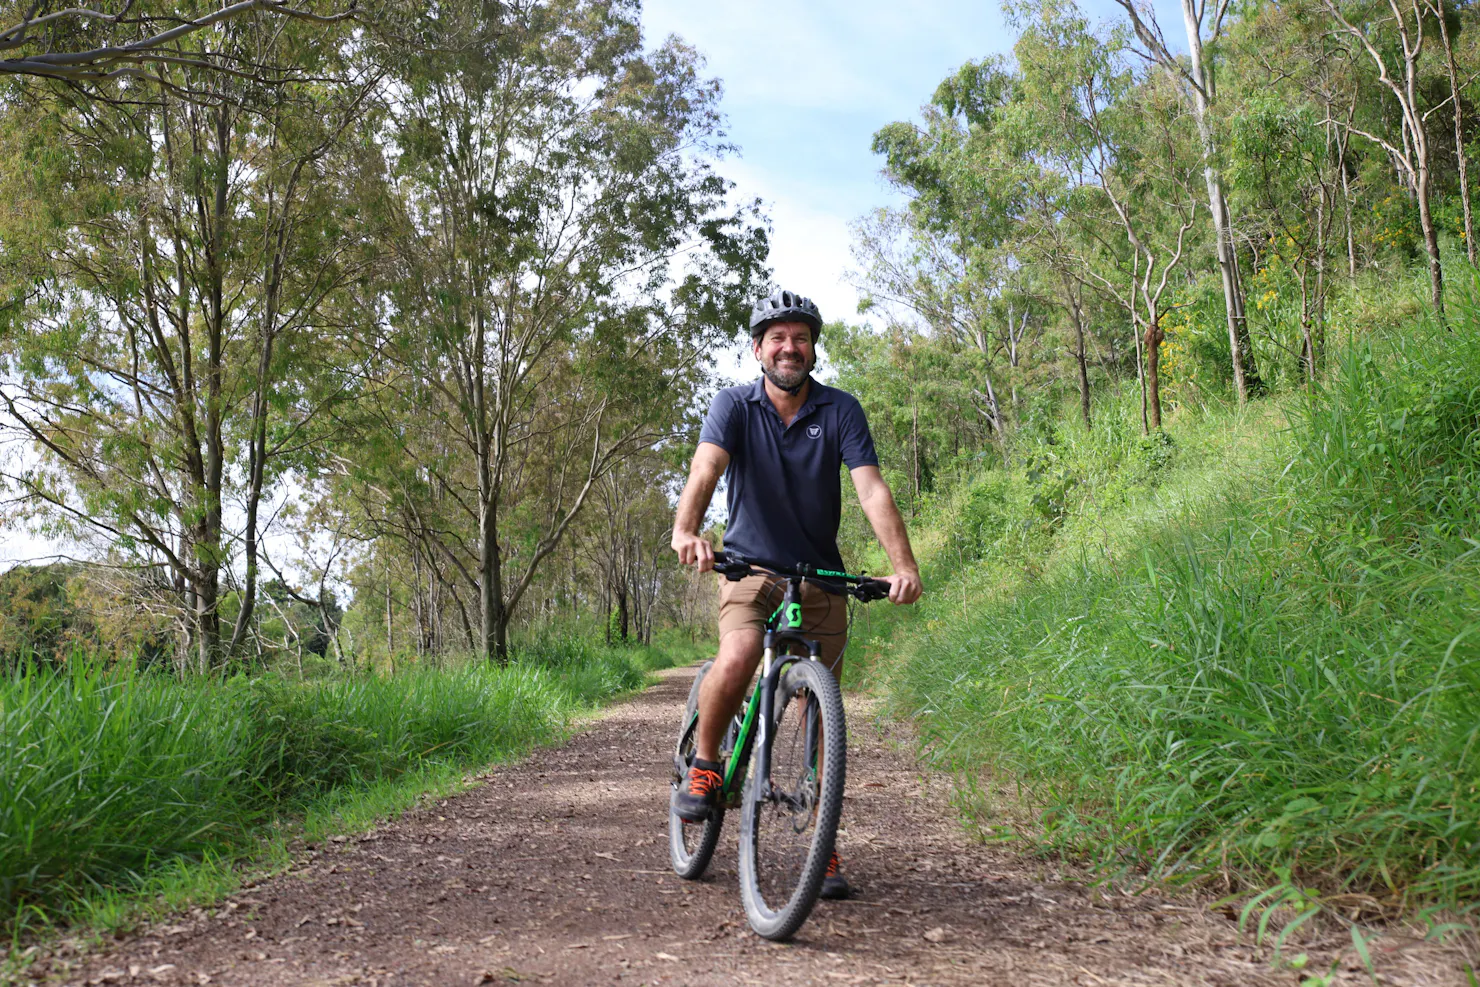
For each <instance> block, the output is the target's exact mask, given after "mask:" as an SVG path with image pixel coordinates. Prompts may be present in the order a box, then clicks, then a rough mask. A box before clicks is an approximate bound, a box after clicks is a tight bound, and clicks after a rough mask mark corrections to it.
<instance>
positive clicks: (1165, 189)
mask: <svg viewBox="0 0 1480 987" xmlns="http://www.w3.org/2000/svg"><path fill="white" fill-rule="evenodd" d="M1014 51H1015V53H1016V55H1017V60H1018V64H1019V65H1020V66H1021V83H1020V85H1021V87H1022V97H1021V98H1020V99H1019V100H1017V101H1015V102H1014V103H1013V104H1012V106H1013V113H1014V117H1013V120H1012V123H1011V126H1012V127H1014V128H1015V129H1016V131H1017V133H1018V134H1019V135H1021V136H1020V140H1021V141H1022V143H1023V144H1024V145H1025V146H1028V147H1031V148H1032V149H1033V153H1034V154H1035V155H1036V157H1037V158H1038V159H1039V160H1040V161H1041V162H1042V163H1043V164H1044V165H1045V167H1048V168H1050V169H1052V170H1054V171H1056V172H1057V173H1058V174H1060V175H1062V176H1063V177H1064V178H1065V180H1066V181H1067V182H1068V183H1069V185H1071V186H1072V188H1073V194H1072V196H1071V199H1070V201H1069V205H1068V207H1067V208H1066V211H1065V216H1066V218H1067V219H1068V220H1069V221H1070V223H1072V224H1073V226H1074V227H1075V229H1076V235H1077V238H1078V239H1079V240H1080V242H1081V243H1082V244H1084V245H1085V248H1086V251H1087V253H1086V260H1087V263H1086V265H1085V268H1084V277H1085V279H1086V281H1087V282H1089V283H1093V284H1095V285H1096V286H1097V287H1098V289H1099V290H1101V291H1103V292H1104V293H1105V294H1106V295H1107V296H1108V297H1111V298H1113V299H1115V301H1116V302H1117V303H1118V304H1119V305H1120V306H1121V307H1122V308H1123V309H1124V311H1125V312H1126V314H1127V316H1128V317H1129V318H1130V320H1131V323H1132V326H1133V327H1134V329H1135V330H1136V333H1135V338H1136V342H1137V355H1138V366H1139V367H1140V375H1141V381H1142V395H1143V398H1142V400H1143V404H1142V425H1143V427H1144V428H1146V429H1147V430H1148V431H1149V430H1150V429H1154V428H1160V427H1161V398H1160V373H1159V367H1160V348H1161V342H1162V339H1163V336H1164V333H1163V329H1162V324H1161V323H1162V318H1163V317H1164V316H1165V314H1166V312H1167V311H1168V307H1169V304H1170V294H1169V291H1170V290H1171V289H1172V288H1174V287H1175V284H1176V282H1175V281H1174V280H1173V278H1174V275H1178V274H1179V272H1180V271H1181V270H1182V269H1183V267H1184V265H1185V264H1186V262H1187V256H1188V248H1189V236H1190V234H1191V232H1192V230H1193V227H1194V225H1195V223H1196V218H1197V210H1198V197H1197V196H1196V195H1195V193H1194V191H1193V185H1194V183H1195V182H1196V179H1197V175H1198V172H1199V171H1200V170H1201V158H1200V154H1199V149H1198V142H1197V136H1196V131H1195V128H1194V127H1193V125H1192V123H1191V121H1190V120H1189V119H1188V113H1187V111H1186V107H1185V105H1184V104H1183V102H1182V100H1181V99H1180V94H1178V93H1177V92H1176V91H1175V90H1174V89H1173V88H1172V87H1171V86H1170V84H1169V83H1168V82H1166V80H1165V79H1164V78H1163V77H1162V76H1161V74H1160V73H1157V74H1141V73H1138V72H1137V71H1136V70H1135V67H1134V65H1133V64H1132V63H1131V62H1130V60H1129V57H1128V56H1129V47H1128V44H1127V41H1126V38H1125V35H1124V32H1123V31H1119V30H1112V31H1110V32H1108V33H1106V34H1103V35H1101V34H1097V33H1095V32H1094V31H1092V30H1091V29H1090V28H1089V26H1088V23H1087V22H1086V21H1085V19H1084V17H1083V16H1082V15H1081V14H1080V13H1079V12H1078V10H1077V9H1075V8H1074V7H1073V6H1071V5H1061V4H1058V3H1047V4H1044V5H1042V6H1041V7H1039V8H1037V9H1036V12H1035V13H1034V14H1033V16H1032V18H1031V20H1029V21H1028V27H1027V29H1026V30H1025V31H1024V32H1023V35H1022V36H1021V37H1020V38H1019V40H1018V43H1017V45H1016V46H1015V48H1014Z"/></svg>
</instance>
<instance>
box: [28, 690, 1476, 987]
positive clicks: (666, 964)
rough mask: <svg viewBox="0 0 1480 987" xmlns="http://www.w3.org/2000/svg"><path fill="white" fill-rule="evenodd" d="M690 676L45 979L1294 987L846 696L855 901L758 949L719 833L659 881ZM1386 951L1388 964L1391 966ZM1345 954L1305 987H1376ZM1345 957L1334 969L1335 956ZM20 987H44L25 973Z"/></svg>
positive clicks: (1403, 959) (1396, 975) (1393, 972)
mask: <svg viewBox="0 0 1480 987" xmlns="http://www.w3.org/2000/svg"><path fill="white" fill-rule="evenodd" d="M693 672H694V669H692V668H687V669H672V670H669V671H667V672H665V673H662V676H661V681H660V682H659V684H658V685H656V686H654V687H653V688H651V689H648V690H647V691H645V692H642V693H640V694H638V695H637V696H635V697H634V698H633V699H631V700H630V701H627V702H625V703H622V704H620V705H617V706H614V707H612V708H611V709H609V710H607V711H605V712H603V713H602V714H600V715H599V716H597V717H596V718H594V719H593V720H592V721H590V722H589V723H588V724H587V725H586V726H585V728H584V729H583V730H582V731H581V732H580V733H579V734H577V735H576V736H575V737H573V738H572V739H571V740H570V741H569V742H568V743H566V744H565V745H563V746H561V747H559V748H555V749H549V750H542V751H538V752H536V753H535V754H533V755H532V756H531V757H529V758H528V759H526V760H524V761H522V762H520V763H518V764H513V765H508V766H504V767H499V768H497V769H494V770H492V771H490V772H489V773H488V774H487V775H486V776H484V783H483V784H481V785H479V786H478V787H476V788H473V789H471V790H468V791H466V792H462V793H460V794H458V795H455V796H453V797H451V798H448V799H446V800H442V801H438V802H435V803H430V804H427V805H425V806H424V807H422V808H419V809H416V810H414V811H412V812H408V813H407V814H405V815H404V816H402V817H401V818H399V819H397V820H395V821H392V822H389V823H386V824H384V825H382V826H380V827H379V828H377V829H376V830H374V831H373V832H370V833H366V834H360V835H354V836H349V837H336V838H335V840H334V841H331V842H328V843H325V844H323V845H322V846H319V847H314V848H308V849H306V850H305V852H304V853H303V854H302V855H301V856H300V858H299V861H298V864H297V866H295V867H294V868H293V869H292V870H290V871H289V872H287V873H285V874H282V875H280V876H278V877H275V878H271V879H269V880H267V881H264V882H263V883H261V884H259V885H257V886H255V887H251V888H247V889H244V890H242V891H240V892H238V893H236V894H234V895H232V896H231V897H230V898H229V899H228V900H227V901H225V902H223V903H222V904H221V905H220V906H219V907H217V908H214V909H211V910H209V911H207V910H201V909H196V910H194V911H193V912H191V913H190V914H188V915H183V916H177V917H176V918H175V919H173V920H172V921H171V922H170V923H160V924H156V925H153V926H150V927H147V928H145V929H144V930H142V931H141V932H139V933H136V934H134V935H133V936H131V937H128V938H126V939H125V940H123V941H119V942H115V943H112V944H110V945H109V947H108V948H107V949H106V950H105V951H102V952H94V953H92V954H89V955H83V956H80V957H79V956H74V957H72V958H71V959H70V960H68V959H67V958H65V957H59V958H58V959H56V960H52V961H51V966H50V970H51V978H50V979H51V982H54V983H55V982H64V983H73V984H89V985H91V984H104V983H106V984H114V983H118V984H224V985H233V984H254V985H255V984H262V985H279V984H295V985H300V984H301V985H331V984H338V985H352V984H353V985H368V987H389V985H396V987H401V985H413V984H430V985H438V987H440V985H460V987H475V985H479V984H513V983H541V984H623V985H628V984H630V985H638V984H673V985H678V984H734V983H739V984H766V985H777V984H914V985H922V987H923V985H928V984H940V985H945V984H1005V985H1011V987H1038V985H1044V987H1049V985H1052V987H1059V985H1066V984H1075V985H1105V984H1115V985H1132V984H1134V985H1175V987H1196V985H1218V987H1224V985H1227V987H1235V985H1237V987H1245V985H1248V987H1256V985H1275V984H1278V985H1281V987H1296V985H1298V984H1300V983H1301V982H1302V979H1303V978H1302V975H1300V974H1297V973H1296V972H1295V971H1293V970H1276V969H1275V968H1273V967H1272V966H1271V965H1270V963H1269V962H1268V956H1267V953H1266V952H1265V951H1262V950H1260V949H1257V948H1255V947H1254V946H1253V944H1252V943H1251V941H1250V939H1249V938H1248V937H1246V936H1242V935H1240V934H1239V932H1238V929H1237V927H1236V924H1235V922H1234V921H1232V919H1231V918H1229V917H1228V916H1227V915H1225V914H1223V913H1220V912H1217V911H1213V910H1210V909H1209V908H1208V907H1207V904H1208V902H1207V901H1206V900H1203V899H1199V898H1196V897H1192V896H1173V895H1157V894H1139V895H1133V894H1130V893H1128V892H1123V891H1116V890H1113V889H1108V888H1096V887H1093V886H1091V885H1089V884H1087V883H1085V882H1084V881H1083V875H1076V874H1073V873H1068V872H1064V871H1061V870H1060V868H1061V866H1062V865H1060V864H1057V863H1055V862H1052V861H1040V860H1036V859H1034V858H1032V857H1029V856H1025V855H1023V854H1022V853H1020V852H1017V851H1014V850H1012V849H1009V848H1002V847H992V846H987V845H983V844H982V843H980V842H979V841H975V840H973V839H972V838H971V837H970V836H969V835H968V834H967V833H966V831H965V830H963V829H962V827H961V826H960V824H959V822H958V817H957V815H956V813H955V812H954V810H953V809H952V807H951V805H950V801H949V784H948V783H947V782H946V781H944V780H941V779H936V780H935V781H934V782H932V781H931V779H930V778H929V777H928V776H927V775H924V774H922V772H921V770H920V768H919V766H918V764H917V763H916V762H915V760H914V759H913V757H912V756H911V754H910V748H909V746H908V745H907V744H900V743H895V742H892V741H891V739H890V738H889V737H888V736H887V735H886V734H887V731H888V729H889V728H888V727H887V726H882V725H880V724H879V723H878V722H876V720H875V718H874V717H872V716H871V715H870V711H869V709H868V705H867V701H866V700H862V699H859V698H857V697H850V698H849V703H850V710H849V718H850V719H849V722H850V729H851V736H850V738H849V741H850V749H849V755H848V756H849V762H848V796H847V801H846V803H845V809H844V814H843V830H842V833H841V835H840V847H841V850H842V852H843V854H844V863H845V873H846V874H847V876H848V877H849V879H850V880H851V881H852V882H853V883H854V885H855V887H856V888H857V890H858V893H857V895H856V897H855V898H854V899H853V900H850V901H845V902H821V903H819V905H818V907H817V909H816V910H815V911H813V913H812V917H811V918H810V919H809V920H808V922H807V924H806V925H805V926H803V928H802V930H801V932H800V933H799V934H798V936H797V938H796V940H795V941H794V942H792V943H788V944H781V945H778V944H774V943H769V942H766V941H764V940H761V939H759V938H757V937H756V936H755V935H754V934H753V933H751V932H750V930H749V928H748V926H747V925H746V922H745V915H744V912H743V910H742V908H741V905H740V899H739V891H738V887H737V879H736V848H735V840H734V831H735V828H736V826H737V825H738V816H735V815H733V814H732V815H731V817H730V818H729V819H727V820H726V835H725V838H724V839H723V840H722V841H721V843H720V848H719V850H718V852H717V853H716V855H715V861H714V864H712V865H711V868H710V871H709V873H708V874H707V875H706V877H705V878H704V879H703V880H701V881H697V882H685V881H681V880H679V879H678V878H677V877H675V876H674V875H673V873H672V871H671V870H670V869H669V864H668V847H667V803H668V770H669V769H668V758H669V752H670V750H671V746H672V743H673V739H674V738H673V734H674V732H675V731H676V729H677V724H678V721H679V718H680V713H681V710H682V707H683V703H684V699H685V697H686V696H687V694H688V687H689V682H690V681H691V679H692V676H693ZM1390 946H1391V948H1389V947H1390ZM1350 947H1351V943H1350V938H1349V937H1347V938H1346V939H1345V942H1344V943H1343V941H1342V936H1341V935H1339V934H1335V933H1333V934H1331V935H1329V936H1327V937H1326V938H1325V940H1323V941H1318V942H1315V943H1306V944H1304V945H1302V946H1301V947H1300V948H1301V949H1302V950H1304V951H1305V952H1308V953H1309V954H1310V955H1311V962H1310V965H1309V966H1308V967H1307V973H1306V975H1309V973H1310V972H1311V971H1313V970H1321V971H1325V970H1326V969H1327V968H1328V966H1329V964H1330V963H1331V962H1333V961H1334V960H1336V959H1337V958H1340V957H1342V956H1343V955H1345V960H1344V962H1343V965H1342V966H1341V968H1340V970H1339V972H1338V974H1337V977H1336V979H1335V980H1334V981H1333V983H1334V984H1341V985H1355V984H1371V983H1373V982H1374V981H1373V979H1372V978H1370V977H1368V976H1367V975H1366V974H1365V973H1363V972H1361V968H1360V966H1359V965H1358V964H1357V962H1356V957H1355V954H1354V952H1352V950H1351V948H1350ZM1343 948H1344V949H1345V950H1346V953H1345V954H1343V952H1342V950H1343ZM1375 949H1376V950H1377V956H1378V963H1379V967H1378V971H1379V975H1378V978H1377V980H1376V982H1377V983H1380V984H1411V985H1428V984H1433V985H1442V987H1451V985H1456V984H1464V983H1465V981H1466V977H1465V974H1464V973H1463V967H1462V965H1461V963H1462V958H1461V957H1460V956H1459V955H1458V950H1457V948H1454V947H1439V946H1436V945H1434V944H1432V943H1421V942H1416V941H1411V940H1405V939H1401V938H1392V939H1391V942H1389V940H1386V939H1385V940H1381V941H1379V942H1378V943H1377V945H1376V946H1375ZM34 972H38V973H39V972H42V971H40V970H36V971H34Z"/></svg>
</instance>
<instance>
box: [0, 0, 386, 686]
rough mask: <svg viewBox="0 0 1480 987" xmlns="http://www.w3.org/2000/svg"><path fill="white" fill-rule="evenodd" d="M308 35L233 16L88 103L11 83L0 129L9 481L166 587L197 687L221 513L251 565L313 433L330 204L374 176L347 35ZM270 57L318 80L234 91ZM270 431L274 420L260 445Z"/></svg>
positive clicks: (335, 272) (341, 278) (339, 229)
mask: <svg viewBox="0 0 1480 987" xmlns="http://www.w3.org/2000/svg"><path fill="white" fill-rule="evenodd" d="M307 27H308V25H305V24H301V23H299V22H298V21H296V20H291V19H290V20H286V21H284V20H281V19H263V18H258V17H238V18H235V19H231V20H228V21H225V22H222V23H219V24H217V25H216V28H215V31H214V32H212V34H211V37H210V39H209V40H210V42H211V46H210V48H209V49H205V48H201V49H199V50H196V51H195V52H194V54H193V55H192V56H191V57H190V58H186V59H183V60H182V62H181V63H179V64H176V63H174V62H166V63H165V64H164V65H163V66H161V67H160V68H159V71H160V72H161V73H164V74H165V75H166V76H168V78H169V80H170V84H169V85H166V86H162V87H153V88H143V87H137V86H132V85H130V86H126V87H123V88H120V89H117V90H115V91H114V93H113V96H114V97H116V98H110V99H98V98H94V96H93V94H92V93H90V92H88V91H85V90H80V89H78V88H76V87H74V86H70V85H64V84H58V83H46V82H43V83H36V82H34V81H33V82H27V83H24V84H21V83H13V84H12V86H11V89H10V91H9V93H8V94H7V95H8V98H7V99H6V100H5V102H4V105H3V109H0V142H3V144H4V154H3V157H4V160H5V161H6V162H7V166H6V167H5V169H4V171H3V173H0V182H3V185H4V198H5V201H6V203H7V206H8V208H7V209H6V210H5V212H4V213H3V215H0V223H3V229H0V242H3V244H4V254H3V261H4V265H5V268H4V274H5V279H6V289H7V292H8V294H9V296H10V299H11V301H10V305H9V306H8V307H7V308H6V311H5V316H6V318H5V322H4V325H3V329H0V361H3V367H4V377H5V384H4V385H3V387H0V399H3V402H4V404H3V411H4V414H3V416H0V427H3V428H4V429H5V430H6V431H7V432H8V433H10V434H11V436H12V437H19V438H22V439H24V440H25V441H27V442H29V443H32V444H33V445H34V447H35V448H36V450H37V451H38V453H39V456H40V458H39V459H38V460H36V461H34V462H33V463H31V464H30V465H29V466H27V467H25V468H22V469H19V470H16V471H12V472H11V473H10V474H9V475H8V476H7V477H6V480H7V481H8V483H9V485H10V486H12V487H13V488H14V489H15V491H16V492H17V494H18V496H19V498H20V500H21V503H22V504H23V506H24V508H25V509H26V510H27V511H29V512H30V513H31V514H32V516H34V517H47V518H50V519H51V520H52V521H54V522H56V523H59V524H63V525H65V526H68V527H69V528H70V529H71V530H74V531H90V532H92V533H94V534H97V535H100V536H102V537H103V538H104V539H105V540H106V541H107V543H108V544H109V547H110V549H111V550H112V551H113V552H114V553H116V554H117V555H118V556H120V557H121V558H122V560H123V561H126V562H130V563H132V564H137V565H142V566H154V567H159V568H162V569H163V570H165V571H167V572H168V573H169V574H170V575H171V577H172V578H173V583H174V591H175V593H176V596H177V599H178V600H179V603H180V606H181V607H182V608H183V609H184V610H185V611H186V612H187V613H188V614H189V621H188V623H189V627H190V637H191V640H192V643H193V644H194V646H195V648H194V650H195V655H196V660H197V662H198V665H199V667H201V668H202V669H204V668H209V667H211V666H212V665H213V664H215V663H217V662H218V661H220V660H221V659H222V657H223V655H224V651H225V649H224V648H223V647H222V640H221V638H222V627H221V619H222V614H221V603H222V592H223V586H222V580H223V574H224V573H225V571H226V568H227V566H228V564H229V561H230V558H231V556H232V555H233V553H234V551H235V550H236V544H237V541H236V540H237V537H238V532H236V531H234V530H232V528H233V522H232V519H231V517H229V516H228V509H229V507H230V502H231V500H232V499H233V498H234V497H235V496H237V495H238V494H241V495H242V496H243V497H244V501H245V503H244V505H243V506H244V508H245V511H246V513H247V514H248V516H249V521H248V524H247V531H246V532H245V533H244V534H245V535H246V538H247V541H248V544H249V546H251V547H252V548H255V529H256V521H257V519H256V505H257V503H258V501H259V500H260V497H261V491H262V489H263V486H264V484H267V483H270V482H272V480H273V477H274V476H275V474H276V472H277V471H278V470H277V467H276V465H275V460H276V459H277V458H278V457H280V456H282V455H285V454H289V453H292V452H294V451H296V450H297V448H298V447H299V445H300V443H301V440H302V439H303V437H304V429H305V428H306V427H307V425H308V423H310V422H311V421H312V420H313V419H314V418H315V417H316V408H317V407H318V406H319V405H318V402H317V399H316V398H315V394H316V393H317V392H316V385H315V384H314V383H312V380H313V375H312V374H310V373H307V372H306V371H307V368H311V367H313V366H316V365H317V360H316V359H309V355H310V353H311V352H312V351H313V350H314V349H315V346H316V340H317V335H316V333H315V328H316V327H317V325H318V324H319V322H320V320H321V318H322V317H323V316H324V313H325V311H326V309H327V308H328V307H329V305H328V302H329V299H330V298H331V296H332V295H334V294H335V292H336V291H337V290H338V289H339V288H340V287H341V286H342V285H343V284H344V283H345V281H346V280H348V279H352V278H353V277H354V276H355V270H356V268H357V265H356V264H355V263H354V262H353V260H352V259H350V258H349V256H348V255H349V254H350V253H352V252H353V250H354V245H355V244H357V243H363V240H364V233H363V224H362V223H360V222H359V220H358V219H357V217H356V216H355V214H354V210H353V208H352V206H351V205H350V203H351V202H352V201H353V200H352V197H351V196H349V195H347V194H346V192H347V191H348V190H350V189H351V188H352V186H353V185H354V183H355V182H356V180H357V178H358V176H360V175H362V174H363V173H364V172H365V170H367V169H370V170H373V168H374V160H373V155H371V156H366V155H364V154H362V153H360V152H359V150H358V149H359V148H360V147H361V145H359V144H358V143H356V142H354V141H348V140H344V139H342V138H344V136H345V135H346V133H347V132H348V131H349V130H351V129H353V128H354V126H355V125H356V122H357V121H358V120H359V119H360V118H361V114H362V112H363V109H364V107H365V94H366V91H367V89H368V88H370V87H372V86H373V84H374V82H373V79H371V80H365V79H354V78H349V79H347V80H341V81H339V82H332V81H329V77H330V76H331V75H332V74H335V73H338V72H339V70H340V69H341V68H342V66H341V65H340V64H339V63H340V60H341V59H342V58H343V56H344V55H345V53H346V51H347V50H348V47H347V38H346V37H345V36H344V35H342V34H340V35H337V36H334V37H330V36H328V35H326V34H325V33H324V32H323V31H322V30H321V29H320V28H319V27H318V26H317V25H315V26H314V27H313V29H312V30H306V28H307ZM191 39H194V40H204V36H203V35H199V34H196V35H190V36H188V38H186V39H183V40H186V41H188V40H191ZM177 47H178V46H177ZM263 59H270V60H274V61H276V60H279V59H281V60H283V61H291V62H292V63H294V64H297V65H300V66H304V67H309V68H310V69H311V70H315V71H318V72H319V73H320V74H321V76H322V78H321V79H320V81H318V82H316V83H314V84H313V85H311V86H309V85H295V86H289V87H279V86H264V85H262V84H261V83H260V82H258V81H256V80H253V79H250V78H243V77H242V76H241V75H240V74H238V73H235V72H234V71H233V66H235V65H238V64H241V63H244V62H253V61H260V60H263ZM198 61H206V62H208V63H210V65H209V66H208V67H207V68H199V67H197V65H196V64H195V63H196V62H198ZM286 378H291V382H290V383H285V379H286ZM278 415H280V416H287V417H288V418H289V419H291V420H290V421H289V422H287V423H286V427H285V428H284V429H283V430H282V431H281V432H277V433H276V434H273V433H271V432H270V427H269V422H270V420H271V419H272V418H273V417H274V416H278ZM254 579H255V561H254V560H249V562H248V580H249V581H251V580H254ZM254 595H255V594H250V593H249V594H248V597H247V599H246V601H245V606H244V607H243V608H242V611H241V615H242V616H243V617H244V618H245V619H244V620H243V621H242V622H240V623H239V624H238V627H237V628H236V631H235V633H233V635H232V638H231V641H232V643H233V644H235V643H239V642H240V640H241V638H242V636H243V634H244V633H245V628H246V626H247V623H246V620H248V619H249V618H250V607H251V604H252V601H253V599H254Z"/></svg>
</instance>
